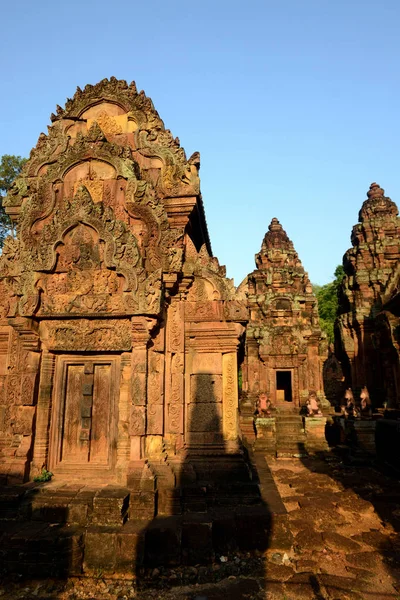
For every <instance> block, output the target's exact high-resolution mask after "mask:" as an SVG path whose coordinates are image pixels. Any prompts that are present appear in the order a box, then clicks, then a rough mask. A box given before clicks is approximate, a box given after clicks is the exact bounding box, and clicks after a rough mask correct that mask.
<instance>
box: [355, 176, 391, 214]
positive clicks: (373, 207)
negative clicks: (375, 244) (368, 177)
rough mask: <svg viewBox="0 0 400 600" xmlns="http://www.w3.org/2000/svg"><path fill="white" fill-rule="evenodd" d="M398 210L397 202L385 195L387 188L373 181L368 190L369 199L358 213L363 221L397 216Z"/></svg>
mask: <svg viewBox="0 0 400 600" xmlns="http://www.w3.org/2000/svg"><path fill="white" fill-rule="evenodd" d="M398 212H399V211H398V209H397V206H396V204H395V203H394V202H393V201H392V200H391V199H390V198H389V197H388V196H385V190H384V189H382V188H381V187H380V186H379V185H378V184H377V183H371V185H370V186H369V190H368V192H367V200H365V202H364V203H363V205H362V207H361V210H360V212H359V214H358V220H359V221H360V223H362V222H364V221H367V220H369V219H376V218H385V217H389V216H395V217H396V216H397V215H398Z"/></svg>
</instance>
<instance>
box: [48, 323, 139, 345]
mask: <svg viewBox="0 0 400 600" xmlns="http://www.w3.org/2000/svg"><path fill="white" fill-rule="evenodd" d="M46 330H47V340H46V344H47V347H48V348H49V349H52V350H61V351H71V350H72V351H73V350H76V351H90V350H99V351H101V350H103V351H105V350H122V351H127V350H130V349H131V348H132V336H131V323H130V320H129V319H115V320H111V319H107V320H88V319H78V320H75V321H73V320H69V321H57V320H55V321H47V322H46Z"/></svg>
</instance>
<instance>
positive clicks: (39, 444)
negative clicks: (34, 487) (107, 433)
mask: <svg viewBox="0 0 400 600" xmlns="http://www.w3.org/2000/svg"><path fill="white" fill-rule="evenodd" d="M82 358H83V357H82V355H80V354H72V353H71V354H69V355H65V354H63V355H61V354H57V353H55V352H51V351H48V350H43V352H42V359H41V368H40V378H39V389H38V401H37V413H36V434H35V441H34V446H33V458H32V463H31V470H30V478H31V479H32V478H33V477H34V476H35V475H37V474H38V473H40V472H41V470H42V468H43V467H45V468H48V469H50V467H51V465H53V464H54V456H52V455H50V453H52V446H53V444H54V443H55V444H57V436H55V432H54V424H53V420H54V419H57V394H58V393H59V389H60V384H61V381H60V377H61V378H62V369H60V371H59V373H60V374H58V373H57V372H56V371H58V369H56V365H57V361H59V360H61V361H65V360H72V361H73V360H82ZM86 358H89V359H99V360H100V361H101V360H107V361H110V359H111V360H112V361H113V362H114V363H115V375H114V376H115V382H114V387H115V402H116V413H117V415H118V419H117V423H116V446H117V447H116V458H115V464H114V467H113V469H112V471H109V472H108V473H107V475H108V478H110V479H111V478H112V479H113V481H117V482H120V483H125V482H126V466H127V464H128V462H129V453H130V438H129V434H128V431H127V430H128V427H127V426H125V427H124V423H125V424H126V423H128V422H129V412H130V395H131V394H130V385H129V382H130V376H131V352H122V353H113V354H111V355H110V354H106V353H104V354H102V353H96V354H92V355H89V356H88V355H86ZM56 375H57V381H56ZM53 412H54V417H52V413H53ZM54 436H55V437H54ZM102 473H103V472H102ZM99 474H100V470H99Z"/></svg>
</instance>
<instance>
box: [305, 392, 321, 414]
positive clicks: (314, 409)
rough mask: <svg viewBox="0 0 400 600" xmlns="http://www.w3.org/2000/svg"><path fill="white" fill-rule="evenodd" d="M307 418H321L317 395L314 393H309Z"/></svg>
mask: <svg viewBox="0 0 400 600" xmlns="http://www.w3.org/2000/svg"><path fill="white" fill-rule="evenodd" d="M306 407H307V416H309V417H322V412H321V409H320V407H319V404H318V398H317V394H316V393H315V392H314V391H311V392H310V393H309V396H308V399H307V402H306Z"/></svg>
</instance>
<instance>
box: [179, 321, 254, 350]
mask: <svg viewBox="0 0 400 600" xmlns="http://www.w3.org/2000/svg"><path fill="white" fill-rule="evenodd" d="M244 330H245V328H244V327H243V325H240V324H239V323H226V322H225V323H223V322H207V323H189V324H188V326H187V329H186V333H185V337H186V340H185V342H186V343H185V346H186V347H187V348H192V349H194V350H196V351H197V352H210V350H211V349H212V350H213V351H215V352H236V350H237V348H238V346H239V339H240V336H241V335H242V334H243V332H244Z"/></svg>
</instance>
